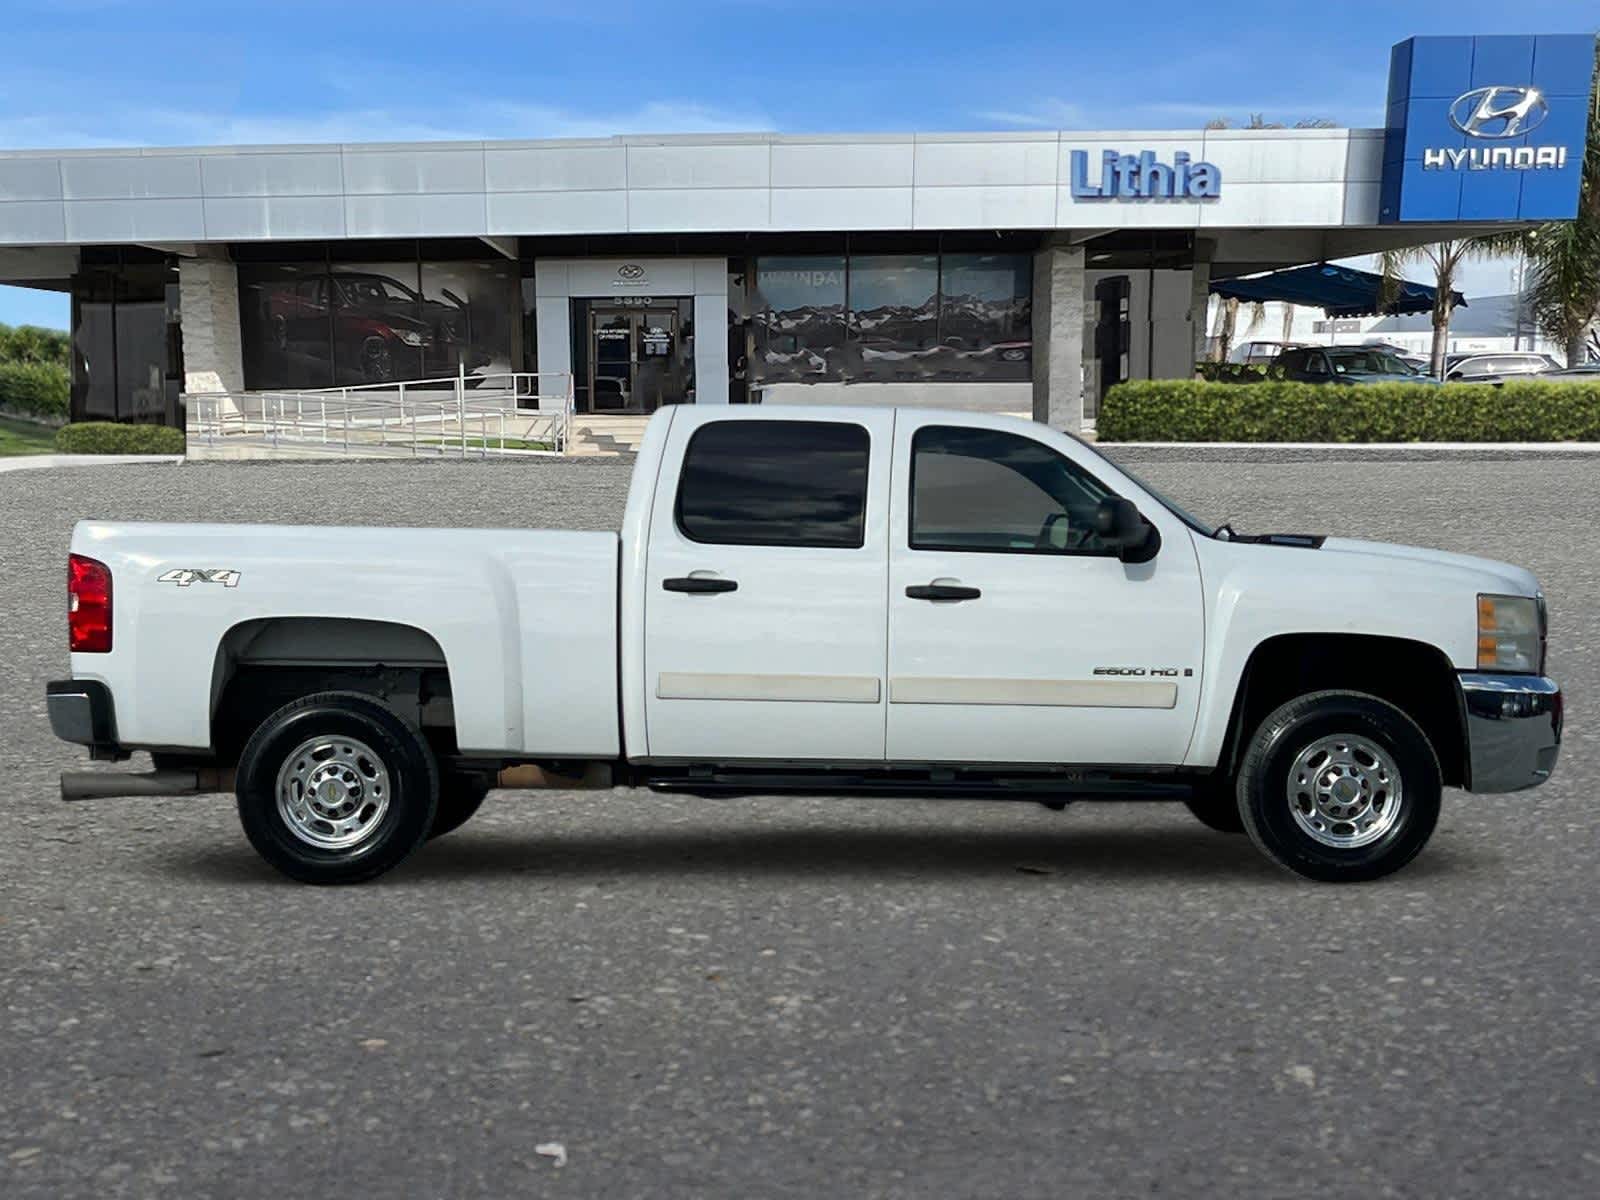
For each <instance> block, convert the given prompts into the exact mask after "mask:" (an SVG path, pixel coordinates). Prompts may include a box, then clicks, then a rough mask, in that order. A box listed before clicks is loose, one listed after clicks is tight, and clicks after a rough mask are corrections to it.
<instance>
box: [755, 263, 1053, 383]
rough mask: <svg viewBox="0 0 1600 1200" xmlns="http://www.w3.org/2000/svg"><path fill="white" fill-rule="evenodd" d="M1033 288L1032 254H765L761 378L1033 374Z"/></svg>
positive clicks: (758, 327)
mask: <svg viewBox="0 0 1600 1200" xmlns="http://www.w3.org/2000/svg"><path fill="white" fill-rule="evenodd" d="M1032 286H1033V263H1032V259H1031V257H1030V256H1029V255H1027V254H1012V253H988V252H970V253H969V252H957V251H954V250H952V251H946V252H943V253H931V252H928V251H926V250H919V251H916V252H904V253H849V254H846V255H799V256H788V257H782V258H771V257H763V258H759V259H757V260H756V288H755V292H754V310H755V311H754V315H753V322H752V323H753V325H754V329H755V337H754V339H753V341H754V349H755V361H754V362H753V363H752V364H751V371H750V378H751V382H753V383H756V384H757V385H759V384H762V383H769V384H770V383H784V382H790V383H810V382H821V381H843V382H845V383H851V382H858V381H864V382H915V381H923V380H941V381H951V382H959V381H972V382H993V381H1015V382H1027V380H1029V379H1030V378H1032V357H1033V355H1032V349H1033V347H1032V312H1031V307H1032V306H1031V294H1032Z"/></svg>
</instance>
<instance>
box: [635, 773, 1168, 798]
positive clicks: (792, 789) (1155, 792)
mask: <svg viewBox="0 0 1600 1200" xmlns="http://www.w3.org/2000/svg"><path fill="white" fill-rule="evenodd" d="M646 786H647V787H649V788H650V790H651V791H654V792H668V793H674V794H678V795H688V796H904V797H908V798H927V799H967V800H1041V799H1048V798H1052V797H1063V798H1072V799H1089V798H1091V797H1096V796H1103V797H1106V798H1116V799H1124V800H1183V799H1186V798H1188V797H1189V796H1191V795H1192V794H1193V789H1192V788H1191V787H1190V785H1189V784H1187V783H1181V782H1173V781H1171V780H1170V777H1168V778H1167V779H1162V780H1157V779H1154V778H1148V777H1139V776H1127V775H1121V776H1113V775H1105V776H1100V777H1095V776H1090V775H1083V774H1078V775H1072V776H1067V775H1033V776H1013V777H1005V776H991V777H984V776H969V777H966V778H963V777H961V776H959V775H955V774H954V773H943V772H941V773H939V774H937V775H926V776H922V777H920V778H919V777H915V776H912V777H907V776H905V775H891V774H875V773H871V772H853V771H825V772H815V773H800V772H797V773H784V772H758V771H749V772H746V771H737V772H735V771H708V772H696V771H692V770H691V771H687V772H685V773H683V774H681V775H670V776H664V775H657V776H654V777H652V778H650V779H648V780H647V781H646Z"/></svg>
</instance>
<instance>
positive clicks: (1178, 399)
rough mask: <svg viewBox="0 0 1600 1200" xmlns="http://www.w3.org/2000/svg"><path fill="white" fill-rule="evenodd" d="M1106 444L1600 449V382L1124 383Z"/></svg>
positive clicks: (1105, 414) (1104, 404) (1105, 410)
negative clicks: (1583, 445)
mask: <svg viewBox="0 0 1600 1200" xmlns="http://www.w3.org/2000/svg"><path fill="white" fill-rule="evenodd" d="M1096 430H1097V434H1098V437H1099V440H1100V441H1102V442H1600V383H1551V382H1540V381H1526V382H1512V383H1507V384H1506V385H1505V386H1504V387H1491V386H1489V385H1487V384H1481V383H1476V384H1474V383H1457V384H1446V385H1445V386H1443V387H1435V386H1433V385H1431V384H1417V383H1373V384H1346V385H1337V384H1316V383H1295V382H1291V381H1287V380H1279V379H1269V380H1266V381H1264V382H1262V383H1258V384H1256V385H1254V386H1252V387H1237V386H1234V385H1231V384H1226V383H1207V382H1204V381H1201V380H1193V379H1153V380H1140V381H1135V382H1131V383H1119V384H1118V385H1117V386H1116V387H1114V388H1112V389H1111V390H1110V391H1109V392H1108V393H1107V394H1106V396H1105V398H1104V399H1103V400H1102V401H1101V403H1100V416H1099V420H1098V421H1097V423H1096Z"/></svg>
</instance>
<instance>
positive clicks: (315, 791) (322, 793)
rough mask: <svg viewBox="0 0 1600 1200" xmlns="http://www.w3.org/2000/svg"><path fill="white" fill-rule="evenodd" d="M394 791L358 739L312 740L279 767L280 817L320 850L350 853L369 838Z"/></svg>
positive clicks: (380, 762)
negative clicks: (349, 851)
mask: <svg viewBox="0 0 1600 1200" xmlns="http://www.w3.org/2000/svg"><path fill="white" fill-rule="evenodd" d="M392 792H393V789H392V788H391V787H390V784H389V772H388V769H387V768H386V767H385V766H384V765H383V760H382V759H380V758H379V757H378V756H377V755H376V754H375V753H373V751H372V748H371V747H370V746H368V745H367V744H366V743H365V742H360V741H357V740H356V739H355V738H349V737H316V738H311V739H310V740H308V741H304V742H301V743H300V745H299V746H297V747H295V750H294V752H293V753H292V754H290V755H289V756H288V758H286V759H284V762H283V766H281V767H279V768H278V784H277V793H278V815H279V816H280V817H282V818H283V823H284V824H285V825H287V826H288V828H289V832H290V833H292V834H294V836H295V837H297V838H299V839H300V840H301V841H302V842H305V843H306V844H307V845H309V846H315V847H317V848H318V849H319V850H349V849H350V848H351V847H353V846H358V845H360V844H361V843H362V842H364V841H366V840H367V839H368V838H370V837H371V836H372V835H373V833H374V832H375V831H376V830H377V828H378V826H379V825H380V824H381V823H382V821H383V815H384V813H386V812H388V811H389V799H390V796H391V794H392Z"/></svg>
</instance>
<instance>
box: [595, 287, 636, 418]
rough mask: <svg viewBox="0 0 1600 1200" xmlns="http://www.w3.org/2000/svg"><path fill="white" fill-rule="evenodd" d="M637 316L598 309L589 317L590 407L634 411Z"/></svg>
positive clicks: (597, 410)
mask: <svg viewBox="0 0 1600 1200" xmlns="http://www.w3.org/2000/svg"><path fill="white" fill-rule="evenodd" d="M637 323H638V322H637V314H635V313H631V312H627V311H624V310H620V309H618V310H613V309H604V308H596V309H594V310H592V311H591V312H590V314H589V407H590V410H591V411H593V412H619V411H626V410H628V409H630V408H632V407H633V372H634V339H635V327H636V325H637Z"/></svg>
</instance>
